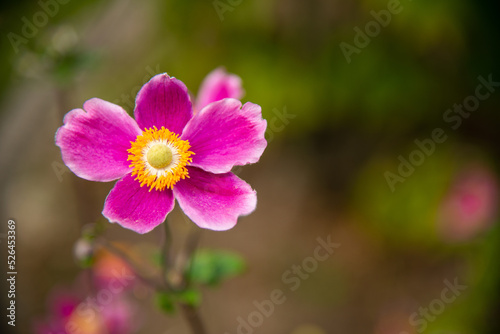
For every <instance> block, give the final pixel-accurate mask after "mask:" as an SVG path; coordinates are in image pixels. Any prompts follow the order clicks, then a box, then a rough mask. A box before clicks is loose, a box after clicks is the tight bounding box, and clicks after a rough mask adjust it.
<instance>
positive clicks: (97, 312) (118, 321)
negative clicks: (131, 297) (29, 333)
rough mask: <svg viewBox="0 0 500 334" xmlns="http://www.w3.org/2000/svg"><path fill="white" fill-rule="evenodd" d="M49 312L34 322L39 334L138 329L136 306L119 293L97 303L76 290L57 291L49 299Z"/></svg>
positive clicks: (94, 333)
mask: <svg viewBox="0 0 500 334" xmlns="http://www.w3.org/2000/svg"><path fill="white" fill-rule="evenodd" d="M90 300H98V298H93V299H90ZM61 311H63V313H61ZM49 312H50V313H49V315H48V317H47V318H46V319H45V320H43V321H41V322H38V323H36V324H35V326H34V332H35V333H36V334H72V333H81V334H128V333H132V332H135V331H136V329H137V325H136V324H135V323H136V321H137V319H136V318H137V315H136V314H135V312H134V305H132V304H131V303H130V302H129V301H128V300H127V299H126V298H125V297H123V296H120V295H116V296H113V298H112V299H111V300H106V301H105V302H104V303H97V304H95V305H94V304H91V303H89V299H88V298H79V297H78V296H76V294H74V293H71V292H65V293H63V294H61V293H58V294H57V296H56V298H55V299H53V300H51V301H50V304H49Z"/></svg>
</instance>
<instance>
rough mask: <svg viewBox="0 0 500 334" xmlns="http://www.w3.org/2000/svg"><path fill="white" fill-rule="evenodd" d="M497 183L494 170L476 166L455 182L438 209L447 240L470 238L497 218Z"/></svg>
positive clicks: (442, 229)
mask: <svg viewBox="0 0 500 334" xmlns="http://www.w3.org/2000/svg"><path fill="white" fill-rule="evenodd" d="M497 209H498V182H497V179H496V177H495V175H493V173H492V172H491V171H489V170H488V169H487V168H485V167H482V166H474V167H471V168H469V169H467V170H465V171H463V172H462V173H461V174H460V175H459V176H458V177H457V178H456V180H455V181H454V183H453V185H452V187H451V189H450V191H449V193H448V194H447V196H446V197H445V199H444V201H443V203H442V204H441V208H440V211H439V223H440V228H441V233H442V235H443V237H444V238H445V239H448V240H453V241H461V240H467V239H470V238H472V237H474V236H476V235H477V234H478V233H480V232H482V231H484V230H486V229H487V228H488V227H489V226H490V225H491V224H492V223H493V222H494V220H495V219H496V217H497Z"/></svg>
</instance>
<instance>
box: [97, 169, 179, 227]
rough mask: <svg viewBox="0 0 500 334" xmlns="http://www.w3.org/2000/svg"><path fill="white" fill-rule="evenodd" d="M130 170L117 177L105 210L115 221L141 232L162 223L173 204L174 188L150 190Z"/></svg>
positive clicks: (111, 219)
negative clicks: (119, 178)
mask: <svg viewBox="0 0 500 334" xmlns="http://www.w3.org/2000/svg"><path fill="white" fill-rule="evenodd" d="M134 178H135V176H132V175H131V174H129V175H127V176H125V177H124V178H123V179H121V180H120V181H118V182H117V183H116V185H115V187H114V188H113V189H111V192H110V193H109V195H108V197H107V198H106V202H105V203H104V210H103V211H102V214H103V216H104V217H106V218H108V220H109V221H110V222H112V223H118V224H120V225H121V226H123V227H125V228H128V229H130V230H132V231H135V232H137V233H140V234H144V233H147V232H149V231H151V230H152V229H154V228H155V227H156V226H158V225H160V224H161V223H162V222H163V221H165V218H167V214H168V213H169V212H170V211H172V209H173V208H174V196H173V194H172V190H168V189H167V190H163V191H157V190H151V191H149V187H147V186H143V187H141V186H140V183H139V181H136V180H134Z"/></svg>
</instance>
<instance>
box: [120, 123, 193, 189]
mask: <svg viewBox="0 0 500 334" xmlns="http://www.w3.org/2000/svg"><path fill="white" fill-rule="evenodd" d="M190 148H191V146H190V145H189V142H188V141H187V140H181V139H179V138H178V135H177V134H175V133H173V132H171V131H169V130H168V129H165V127H162V128H161V129H160V130H158V129H157V128H156V127H153V128H150V129H146V130H145V131H144V132H143V133H142V134H141V135H139V136H137V139H136V140H135V141H134V142H132V146H131V148H130V149H128V152H129V153H130V155H129V156H128V160H130V161H131V162H132V163H131V164H130V167H133V168H134V169H133V170H132V175H136V178H135V179H136V180H137V181H138V182H140V184H141V187H142V186H144V185H146V186H148V187H149V191H151V190H153V189H156V190H164V189H165V188H169V189H172V188H173V186H174V184H176V183H177V182H178V181H179V180H182V179H185V178H188V177H189V175H188V170H187V168H186V166H188V165H189V164H190V163H191V161H192V158H191V155H193V154H194V153H193V152H191V151H189V149H190Z"/></svg>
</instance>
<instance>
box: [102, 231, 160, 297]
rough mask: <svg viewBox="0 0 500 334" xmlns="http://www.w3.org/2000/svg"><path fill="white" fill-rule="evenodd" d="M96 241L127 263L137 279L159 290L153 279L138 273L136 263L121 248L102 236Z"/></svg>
mask: <svg viewBox="0 0 500 334" xmlns="http://www.w3.org/2000/svg"><path fill="white" fill-rule="evenodd" d="M98 243H99V244H100V245H101V247H104V248H106V249H107V250H108V251H110V252H111V253H113V254H115V255H116V256H118V257H119V258H121V259H122V260H123V261H124V262H125V263H126V264H127V265H128V267H129V268H130V270H132V272H133V273H134V275H135V276H136V277H137V278H138V279H139V280H141V281H142V282H143V283H144V284H146V285H148V286H150V287H151V288H153V289H155V290H161V289H160V285H159V284H158V283H157V282H156V281H155V280H153V279H150V278H148V277H145V276H143V275H142V274H141V273H140V271H139V269H138V268H137V265H136V264H135V263H134V262H133V261H132V260H131V259H130V257H129V256H128V255H127V254H125V252H123V251H122V250H121V249H119V248H117V247H115V246H114V245H113V244H111V243H110V242H109V241H107V240H106V239H104V238H101V239H99V240H98Z"/></svg>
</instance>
